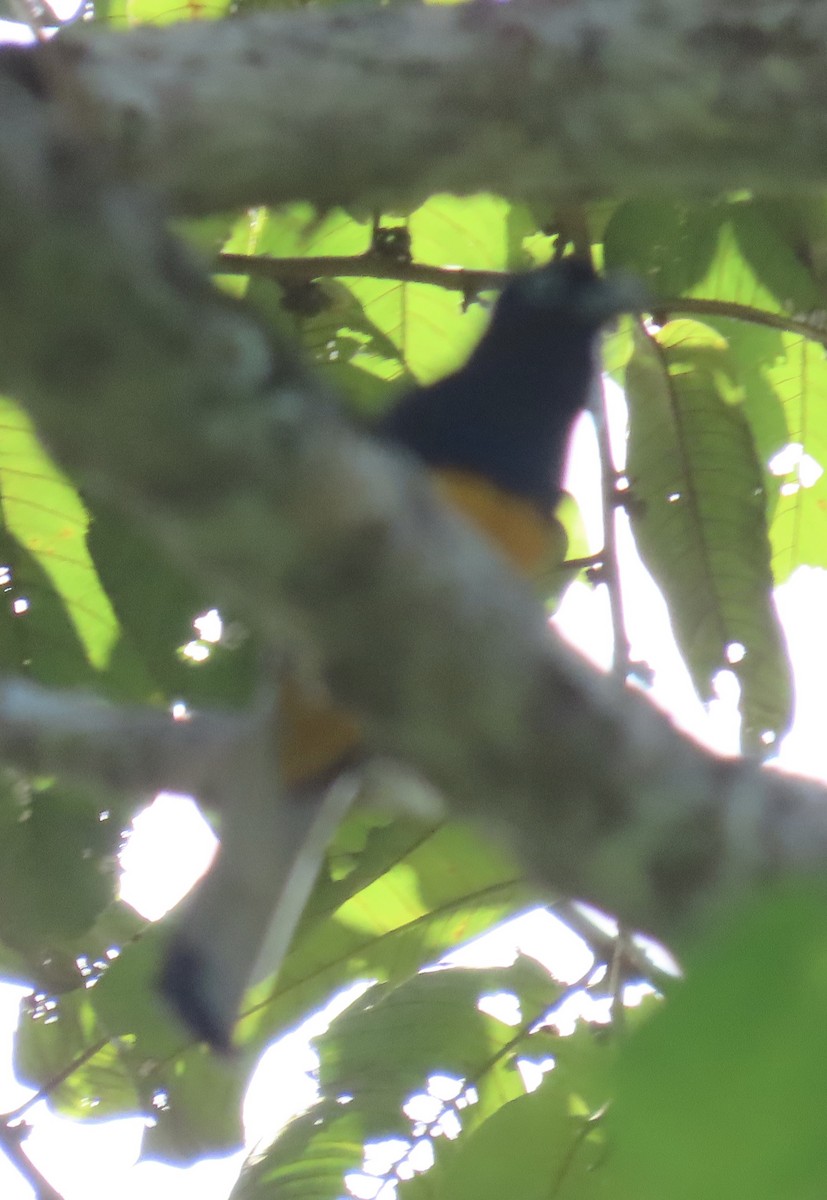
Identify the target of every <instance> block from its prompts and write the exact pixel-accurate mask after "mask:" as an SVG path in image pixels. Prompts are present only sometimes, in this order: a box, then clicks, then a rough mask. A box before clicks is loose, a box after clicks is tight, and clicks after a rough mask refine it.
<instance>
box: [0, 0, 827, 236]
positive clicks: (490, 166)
mask: <svg viewBox="0 0 827 1200" xmlns="http://www.w3.org/2000/svg"><path fill="white" fill-rule="evenodd" d="M65 42H66V45H67V55H66V64H65V70H66V71H67V72H68V73H70V74H71V76H72V78H73V80H74V81H75V82H76V83H77V85H78V87H79V89H80V90H81V91H82V93H83V94H84V95H85V97H86V99H87V101H88V104H87V106H86V110H85V113H86V115H85V117H84V118H83V119H86V120H88V121H91V122H93V123H94V127H95V133H96V135H97V136H99V137H100V138H101V140H102V141H105V142H106V143H107V144H108V147H109V149H110V151H111V152H112V154H113V155H114V158H115V161H116V163H117V165H118V166H119V167H120V168H121V169H122V170H123V171H124V172H125V173H126V174H127V176H128V177H129V178H131V179H134V180H140V181H142V182H144V183H148V184H151V185H153V186H154V187H157V188H158V189H160V191H161V192H163V193H164V194H165V195H168V196H169V197H171V199H172V202H173V205H174V207H175V209H176V211H178V212H179V213H204V212H215V211H220V210H221V209H222V208H225V207H233V206H240V205H249V204H253V203H281V202H285V201H290V200H295V199H302V200H307V201H311V202H313V203H315V204H317V205H319V206H320V207H327V206H330V205H334V204H348V205H354V204H357V205H362V206H365V207H366V208H368V209H370V210H373V209H381V208H385V207H399V206H410V205H414V204H416V203H417V202H419V201H421V200H423V199H424V198H425V197H426V196H428V195H431V194H433V193H435V192H439V191H452V192H457V193H470V192H475V191H485V190H493V191H497V192H500V193H504V194H507V195H509V196H512V197H514V198H515V199H526V200H529V201H538V200H539V201H541V202H542V203H543V204H548V203H549V202H550V201H552V202H553V201H554V200H564V201H568V202H570V201H571V200H572V198H573V197H579V198H581V199H584V198H594V197H598V196H603V195H607V194H612V195H617V194H623V193H628V192H629V191H630V190H634V191H635V192H648V191H652V190H654V191H663V190H665V189H667V190H670V191H675V190H680V192H681V194H683V195H685V196H689V195H696V196H707V195H709V193H710V192H712V193H718V192H721V191H724V190H727V189H734V188H741V187H749V188H752V189H761V190H764V191H775V192H777V191H779V190H781V189H783V190H784V191H785V192H786V191H788V190H789V189H790V188H799V189H804V188H808V187H812V186H813V185H822V184H823V183H824V179H825V174H827V79H825V74H824V70H823V48H824V45H825V43H827V10H825V7H824V6H823V5H819V4H812V3H803V2H799V3H791V2H790V0H753V2H752V3H751V4H749V5H745V4H743V3H739V2H736V0H729V3H720V2H719V0H697V2H696V3H693V4H686V3H684V0H659V2H658V3H657V4H656V5H655V6H654V7H653V5H652V2H651V0H578V3H577V4H549V3H548V2H547V0H534V2H532V0H512V2H511V3H509V4H491V3H478V4H471V5H459V6H456V7H453V6H449V7H428V6H421V5H393V6H390V7H384V8H375V7H371V8H364V9H359V8H355V7H351V8H348V9H347V11H346V12H345V11H343V10H341V9H335V10H323V9H317V10H312V9H302V10H301V11H299V12H289V13H261V14H256V15H253V16H247V17H241V18H239V19H235V20H231V21H223V22H216V23H212V22H199V23H195V24H180V25H173V26H169V27H166V28H164V29H150V28H145V29H140V30H136V31H132V32H129V33H126V34H124V33H121V32H105V33H101V32H95V31H88V30H87V31H85V32H84V31H81V30H78V31H77V32H74V31H73V32H72V34H71V35H69V37H67V38H66V39H65ZM46 49H48V47H47V48H46ZM36 53H38V54H42V50H38V51H36ZM78 111H79V112H83V111H84V110H83V105H79V106H78ZM0 119H4V120H7V119H8V117H7V115H6V114H3V115H2V117H0Z"/></svg>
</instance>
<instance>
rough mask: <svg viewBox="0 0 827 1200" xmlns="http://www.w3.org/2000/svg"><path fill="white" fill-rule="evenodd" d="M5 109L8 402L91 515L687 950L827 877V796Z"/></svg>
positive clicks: (34, 94) (38, 99) (49, 137)
mask: <svg viewBox="0 0 827 1200" xmlns="http://www.w3.org/2000/svg"><path fill="white" fill-rule="evenodd" d="M394 11H395V10H394ZM404 11H408V10H404ZM343 19H345V18H343ZM346 20H350V18H349V17H348V18H346ZM0 113H2V114H3V118H2V120H1V121H0V259H1V260H2V262H3V266H4V269H3V272H2V275H0V328H2V329H3V332H4V348H3V357H2V361H0V373H2V377H1V378H0V385H2V386H4V387H6V388H8V389H9V390H10V391H11V392H13V393H14V394H15V395H17V396H19V397H20V398H21V399H22V400H23V401H24V402H25V403H26V405H27V406H28V408H29V410H30V411H31V413H32V414H33V416H34V418H35V419H36V421H37V423H38V427H39V429H40V431H41V433H42V435H43V436H44V437H45V439H46V440H47V442H48V444H49V445H50V446H51V447H52V449H53V451H54V452H55V453H56V454H57V455H58V456H59V458H60V460H61V461H62V462H63V463H64V464H65V465H66V467H67V468H68V469H69V470H70V471H71V472H72V475H73V478H75V479H76V480H78V481H79V482H80V483H81V484H82V485H83V486H85V487H86V488H87V489H88V491H89V494H90V495H95V494H97V495H104V496H106V497H108V498H110V499H114V500H115V501H116V502H117V503H119V504H120V505H121V506H122V507H123V508H124V509H125V510H126V511H127V512H129V513H130V514H131V515H132V517H133V518H134V519H135V520H136V521H138V522H141V523H142V524H143V525H144V527H145V528H148V529H149V530H150V531H151V532H153V533H154V535H155V536H156V537H157V538H158V540H159V542H160V543H161V544H163V545H164V546H165V547H166V548H167V550H168V552H169V553H170V554H171V555H174V556H175V558H176V559H177V560H178V561H179V562H181V563H183V564H184V565H187V564H188V565H189V567H190V569H191V570H192V571H193V572H194V573H196V574H198V575H200V576H201V577H202V578H204V579H206V580H209V581H210V583H211V584H212V585H213V586H214V587H215V589H216V592H217V593H218V595H217V599H218V600H219V602H221V603H223V604H225V605H228V606H230V607H232V608H234V609H235V610H236V611H238V612H240V613H244V614H245V615H246V618H247V619H248V620H249V621H250V622H251V623H252V624H253V625H254V626H256V627H257V628H258V629H259V630H260V631H261V632H262V634H263V635H264V636H265V638H267V639H269V640H270V641H271V642H273V643H275V644H279V645H283V644H284V642H285V640H290V641H292V644H293V645H294V646H295V647H298V648H300V649H302V650H303V652H304V655H305V660H306V661H307V662H312V663H315V664H317V665H321V666H322V667H323V668H324V673H325V677H326V679H327V680H328V682H329V684H330V687H331V690H332V693H333V695H334V696H335V698H336V699H337V700H338V701H339V702H340V703H342V704H343V705H344V706H346V707H348V708H350V709H351V710H352V711H353V712H355V713H356V714H357V715H358V716H359V718H360V719H361V720H362V722H363V726H364V729H365V736H366V741H367V745H368V748H369V749H372V750H374V751H379V752H382V753H385V754H388V755H390V756H391V757H393V756H396V757H398V758H400V759H401V760H403V761H405V762H407V763H410V764H413V765H414V766H415V767H417V768H418V769H419V770H420V771H421V772H422V773H423V774H424V775H425V776H426V777H427V778H429V779H430V780H431V781H432V782H433V783H434V784H436V785H437V786H438V788H439V789H440V790H441V791H442V792H443V793H444V794H445V795H446V796H447V797H448V798H449V799H450V801H451V802H452V803H453V805H454V807H455V809H456V810H457V811H458V812H460V813H464V814H466V815H470V816H477V817H480V818H482V819H483V820H484V821H485V822H486V823H487V824H488V825H490V826H492V827H494V828H499V829H503V830H504V831H506V834H507V836H508V837H510V838H512V839H513V840H515V841H516V842H517V844H518V846H519V848H520V849H521V850H522V852H523V854H524V856H525V860H526V862H527V863H529V864H530V866H531V867H532V869H533V870H535V871H536V872H537V874H538V876H539V877H540V878H542V879H543V880H545V881H546V882H547V883H549V884H550V885H552V886H553V887H554V888H555V889H556V890H559V891H564V892H566V893H569V894H574V895H579V896H582V897H585V898H588V899H590V900H592V901H594V902H596V903H598V904H600V905H601V906H603V907H604V908H606V909H608V910H609V911H613V912H616V913H618V914H620V915H621V916H622V917H623V918H624V919H625V920H627V921H629V922H630V923H633V924H635V925H638V926H642V927H648V928H650V929H653V930H658V931H661V932H670V931H671V932H673V931H674V930H675V928H676V926H677V925H678V924H679V923H680V922H681V921H683V920H685V919H686V918H687V917H689V916H691V915H693V914H695V913H696V911H697V909H698V907H699V906H701V905H703V904H706V903H708V902H709V901H710V900H716V899H717V900H720V899H722V898H729V897H732V896H734V895H737V894H738V893H740V892H742V891H743V890H744V889H745V888H748V887H751V886H753V885H755V883H757V882H760V881H763V880H765V879H766V878H768V877H770V876H773V875H776V874H779V873H782V872H788V871H791V870H802V869H816V868H822V869H823V867H824V864H825V862H827V805H825V804H824V797H825V790H824V788H822V787H819V786H817V785H815V784H812V783H808V782H805V781H802V780H796V779H790V778H783V777H781V776H779V775H777V774H773V773H771V772H761V771H760V770H759V769H758V768H757V766H756V765H755V764H753V763H750V762H729V761H725V760H721V759H719V758H717V757H715V756H713V755H711V754H708V753H706V752H704V751H703V750H701V749H700V748H699V747H698V746H696V745H695V744H694V743H692V742H690V741H689V740H688V739H686V738H683V737H681V736H679V735H678V734H677V733H676V731H675V730H674V728H673V727H672V726H671V725H670V723H669V722H668V720H667V719H666V718H665V717H664V716H663V715H662V714H661V713H659V712H658V711H656V710H655V709H654V708H653V707H652V706H651V705H649V704H648V703H647V702H646V700H645V699H644V698H643V697H642V696H641V695H639V694H636V693H634V692H629V691H624V690H623V689H622V688H621V686H620V685H619V683H618V682H617V681H613V680H611V679H609V678H606V677H604V676H601V675H599V674H597V673H596V672H595V671H594V670H592V669H591V668H589V667H588V666H587V665H586V664H585V663H584V662H583V661H582V660H581V659H580V657H579V656H577V655H576V654H575V653H573V652H572V651H571V650H570V649H568V648H567V647H566V646H565V645H563V644H562V643H561V642H560V641H559V640H557V639H555V638H554V637H553V635H552V634H551V633H550V632H549V630H548V627H547V622H546V619H545V614H544V613H543V611H542V609H541V608H540V607H539V606H538V605H537V603H536V601H535V600H534V598H533V596H532V595H531V594H530V592H529V590H528V588H527V586H524V585H523V583H522V582H521V581H519V580H517V579H515V578H514V576H513V575H512V573H511V572H510V571H509V570H508V569H507V567H506V566H505V564H504V563H503V562H501V561H500V560H499V559H498V558H496V557H495V556H494V555H493V553H492V552H491V550H490V549H489V548H488V547H487V545H486V544H484V542H483V541H482V540H481V539H480V538H479V537H477V536H476V535H475V534H474V533H473V532H472V531H471V529H470V528H469V527H468V526H467V525H466V524H465V523H464V522H463V521H462V520H461V518H460V517H459V516H458V515H456V514H454V513H452V512H449V511H447V510H446V509H445V508H444V507H443V506H442V505H441V504H440V503H439V502H438V500H437V498H436V496H435V494H434V492H433V491H432V489H431V486H430V484H429V482H428V480H427V478H426V477H425V476H424V474H423V473H422V472H421V471H420V470H418V469H417V468H416V467H415V465H414V464H412V463H411V462H408V461H406V460H404V459H402V458H401V457H399V456H398V455H396V454H392V453H390V452H389V451H388V450H387V449H385V448H384V447H382V446H381V445H378V444H376V443H375V442H373V441H371V440H369V439H365V438H363V437H359V436H357V435H356V434H355V433H354V432H353V431H352V430H351V429H349V428H348V427H347V425H345V424H344V422H343V421H342V420H341V418H340V417H339V415H338V414H337V412H336V410H335V409H334V408H333V407H332V406H331V405H330V403H329V401H328V398H327V397H325V395H324V394H323V389H322V388H321V385H320V384H319V383H318V381H317V380H316V379H315V378H314V377H313V376H312V375H310V374H308V371H307V369H306V368H305V367H304V366H303V365H302V363H301V362H300V361H299V359H298V357H297V355H296V353H295V351H294V350H293V348H292V347H290V346H289V345H286V344H283V343H278V342H277V343H274V344H271V343H270V342H268V340H267V338H266V337H265V335H264V334H263V332H262V331H261V330H260V329H259V328H258V327H257V326H256V325H255V324H254V323H253V321H252V320H251V319H250V317H249V316H248V315H246V314H245V313H244V312H243V310H241V309H239V308H237V307H236V306H234V305H233V304H232V303H230V302H229V301H228V300H227V298H226V297H224V296H222V295H220V294H219V293H218V292H216V291H215V290H213V289H212V288H210V287H209V286H208V282H207V280H206V278H205V277H204V276H203V275H202V274H201V273H200V271H199V270H197V269H196V268H195V267H193V266H192V264H191V263H190V262H189V261H187V259H186V258H185V257H184V256H183V253H182V252H181V251H180V250H179V248H178V247H177V245H176V244H175V243H174V242H172V241H171V240H170V239H169V238H168V236H167V235H166V233H165V232H164V230H163V225H162V222H161V221H160V218H159V216H158V214H157V213H156V212H155V210H154V208H153V207H152V205H151V204H149V203H147V201H146V199H145V198H144V197H142V195H141V194H140V193H139V192H138V191H137V190H135V189H125V188H123V187H122V186H121V185H120V184H117V183H112V182H111V180H110V179H109V177H108V176H107V174H106V172H105V170H104V169H103V167H102V164H101V162H100V160H99V158H97V157H95V156H94V155H93V154H92V155H88V156H87V155H86V154H85V153H84V152H83V151H82V149H81V148H80V146H79V145H78V144H77V143H76V142H75V141H73V140H72V137H71V136H70V135H67V133H66V131H65V129H63V128H61V126H60V125H59V124H55V123H54V122H53V121H52V115H51V113H50V111H49V108H48V106H47V105H45V104H44V101H43V99H42V96H41V95H40V93H39V92H38V89H37V88H35V89H34V90H32V88H31V86H30V85H28V84H27V83H26V82H25V81H24V82H23V83H22V84H21V83H20V82H18V81H16V80H15V79H14V78H12V77H11V76H10V75H9V73H8V72H6V73H4V72H2V70H0ZM44 329H46V330H48V337H46V338H44V336H43V330H44ZM389 664H392V669H389Z"/></svg>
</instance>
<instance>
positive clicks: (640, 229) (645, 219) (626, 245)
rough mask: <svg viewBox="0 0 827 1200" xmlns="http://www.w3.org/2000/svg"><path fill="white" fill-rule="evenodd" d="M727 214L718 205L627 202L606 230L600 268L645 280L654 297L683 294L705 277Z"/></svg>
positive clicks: (666, 201)
mask: <svg viewBox="0 0 827 1200" xmlns="http://www.w3.org/2000/svg"><path fill="white" fill-rule="evenodd" d="M727 212H728V210H727V208H726V206H724V205H720V204H710V205H703V206H701V205H696V206H694V207H691V206H689V205H686V204H679V203H676V202H673V201H670V200H629V201H627V202H626V203H625V204H621V205H619V206H618V207H617V208H616V209H615V211H614V213H613V214H612V216H611V218H610V220H609V223H608V225H607V227H606V232H605V234H604V238H603V257H604V263H605V266H606V268H607V269H616V268H624V269H626V270H630V271H634V272H635V273H636V274H639V275H642V276H644V278H645V279H646V281H647V283H648V284H649V286H650V287H651V288H652V292H653V294H654V295H657V296H664V297H665V296H682V295H685V294H686V293H687V292H689V291H691V290H692V289H693V288H694V287H695V286H696V285H697V284H699V283H700V282H701V281H702V280H703V279H704V277H705V276H706V275H707V272H708V271H709V268H710V265H711V263H712V260H713V258H714V257H715V255H716V252H717V249H718V233H719V230H720V227H721V223H722V222H723V221H724V220H725V219H726V216H727ZM704 294H706V293H704Z"/></svg>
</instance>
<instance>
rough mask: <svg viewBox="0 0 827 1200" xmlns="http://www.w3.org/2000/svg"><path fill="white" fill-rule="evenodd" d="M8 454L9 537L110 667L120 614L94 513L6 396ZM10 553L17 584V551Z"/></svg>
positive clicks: (1, 459)
mask: <svg viewBox="0 0 827 1200" xmlns="http://www.w3.org/2000/svg"><path fill="white" fill-rule="evenodd" d="M0 424H2V427H3V452H2V455H0V497H2V512H3V523H4V525H5V528H6V530H7V531H8V533H9V534H11V535H12V537H13V538H14V539H15V541H16V542H17V543H18V544H19V545H20V547H22V549H23V551H24V552H25V554H27V555H29V556H31V559H32V560H33V561H34V562H35V563H36V564H37V565H38V567H39V568H40V569H41V570H42V571H43V573H44V574H45V576H46V577H47V578H48V579H49V581H50V582H51V584H52V586H53V588H54V590H55V592H56V594H57V595H58V596H59V597H60V599H61V601H62V603H63V604H64V606H65V608H66V612H67V614H68V616H69V619H70V620H71V622H72V625H73V626H74V628H75V631H76V633H77V636H78V638H79V640H80V642H81V645H82V646H83V649H84V651H85V654H86V656H87V658H88V660H89V662H90V663H91V665H92V666H93V667H96V668H97V669H101V668H103V667H105V666H106V664H107V662H108V660H109V655H110V653H111V650H112V646H113V644H114V642H115V640H116V638H117V636H118V626H117V621H116V619H115V614H114V613H113V611H112V607H111V605H110V603H109V600H108V598H107V596H106V593H105V592H104V590H103V588H102V587H101V585H100V582H99V580H98V577H97V574H96V571H95V568H94V565H93V563H92V560H91V558H90V555H89V551H88V549H87V546H86V534H87V529H88V524H89V521H88V514H87V512H86V509H85V507H84V505H83V504H82V503H81V500H80V498H79V497H78V494H77V492H76V490H75V488H74V487H73V486H72V484H71V483H70V482H69V480H68V479H67V478H66V477H65V475H64V474H63V473H62V471H60V470H58V468H57V467H56V466H55V465H54V463H53V462H52V461H51V459H50V458H49V456H48V455H47V454H46V452H45V451H44V450H43V448H42V447H41V445H40V443H39V442H38V440H37V437H36V435H35V433H34V430H33V429H32V425H31V422H30V420H29V418H28V417H27V416H26V414H25V413H24V412H23V411H22V410H21V409H20V408H19V407H18V406H17V405H16V404H14V403H13V402H12V401H11V400H9V399H7V398H5V397H0ZM9 549H10V557H11V559H12V562H11V563H10V564H9V565H10V566H11V567H12V571H13V574H12V581H11V582H12V585H13V586H15V587H16V588H17V589H18V590H19V587H20V583H21V582H22V581H21V580H18V579H16V578H15V576H14V570H13V569H14V565H15V564H14V561H13V560H14V557H15V555H14V551H13V550H12V549H11V548H9Z"/></svg>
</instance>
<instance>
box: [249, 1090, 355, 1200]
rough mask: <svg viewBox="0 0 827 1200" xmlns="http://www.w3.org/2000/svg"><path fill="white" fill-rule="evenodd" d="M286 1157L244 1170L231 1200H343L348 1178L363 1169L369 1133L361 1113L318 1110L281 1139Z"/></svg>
mask: <svg viewBox="0 0 827 1200" xmlns="http://www.w3.org/2000/svg"><path fill="white" fill-rule="evenodd" d="M279 1144H280V1147H281V1151H282V1152H281V1153H280V1154H279V1155H278V1156H273V1155H271V1154H269V1153H265V1154H264V1155H263V1156H261V1157H259V1158H256V1159H254V1160H253V1161H252V1162H251V1163H250V1164H249V1165H248V1166H246V1167H245V1168H244V1170H243V1171H242V1173H241V1177H240V1178H239V1181H238V1183H237V1184H236V1186H235V1187H234V1188H233V1190H232V1193H231V1195H230V1200H267V1198H270V1200H272V1198H273V1197H275V1196H278V1198H279V1200H337V1198H338V1197H339V1196H341V1194H342V1179H343V1177H344V1175H345V1173H346V1172H348V1171H351V1170H355V1169H356V1168H358V1167H359V1166H360V1165H361V1162H362V1153H363V1144H364V1130H363V1129H362V1125H361V1122H360V1120H359V1116H358V1114H357V1113H353V1112H350V1111H348V1110H347V1109H343V1108H342V1107H341V1106H340V1105H338V1104H329V1103H326V1102H322V1103H321V1104H317V1105H314V1107H313V1108H311V1109H310V1110H309V1111H308V1112H306V1113H304V1114H303V1116H301V1117H299V1118H298V1120H296V1121H293V1122H291V1124H290V1125H289V1126H288V1127H287V1129H286V1130H285V1131H284V1132H283V1133H282V1134H281V1135H280V1136H279Z"/></svg>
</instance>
